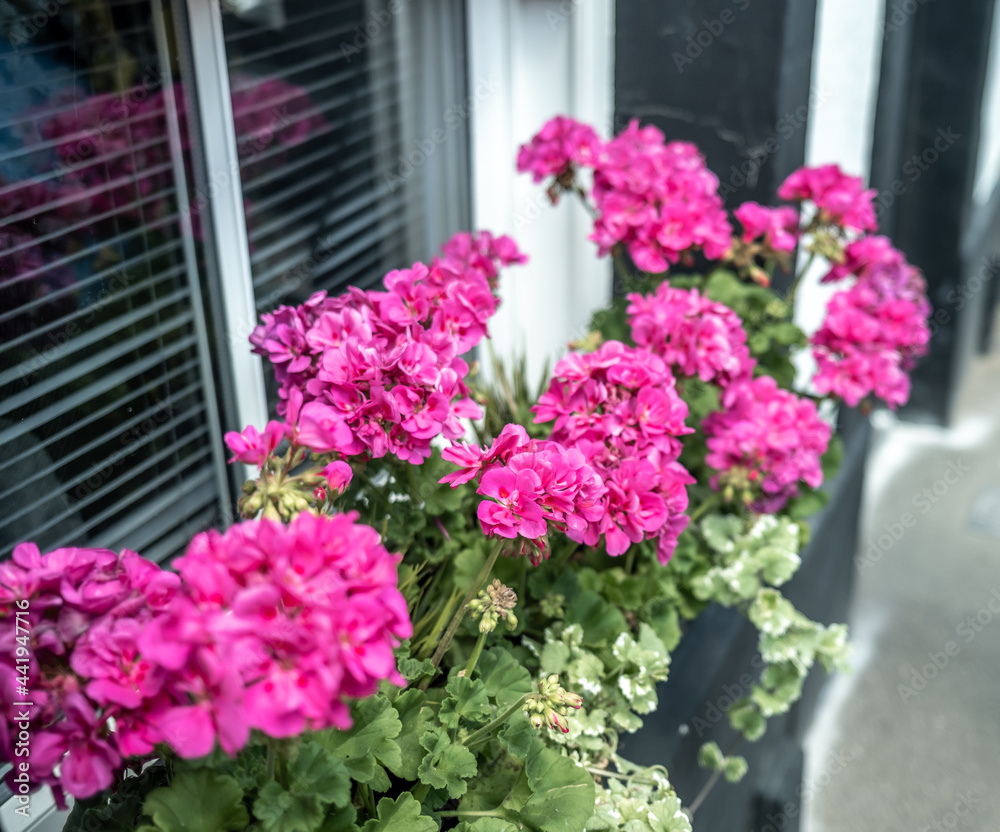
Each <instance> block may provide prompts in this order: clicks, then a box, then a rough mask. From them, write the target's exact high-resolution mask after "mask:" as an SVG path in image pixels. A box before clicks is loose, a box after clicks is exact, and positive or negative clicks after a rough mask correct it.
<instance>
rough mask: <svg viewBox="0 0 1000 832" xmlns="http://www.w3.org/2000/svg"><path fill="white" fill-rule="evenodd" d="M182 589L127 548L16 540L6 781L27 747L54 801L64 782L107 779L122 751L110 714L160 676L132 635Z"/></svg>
mask: <svg viewBox="0 0 1000 832" xmlns="http://www.w3.org/2000/svg"><path fill="white" fill-rule="evenodd" d="M179 589H180V579H179V578H178V577H177V575H174V574H171V573H169V572H164V571H162V570H161V569H160V568H159V567H158V566H156V565H155V564H153V563H150V562H149V561H146V560H143V559H142V558H140V557H139V556H138V555H137V554H135V553H134V552H130V551H127V550H126V551H124V552H122V553H121V554H120V555H119V554H115V553H114V552H110V551H108V550H105V549H56V550H55V551H53V552H49V553H48V554H45V555H42V554H41V553H40V552H39V550H38V547H37V546H35V545H34V544H33V543H22V544H20V545H19V546H17V547H16V548H15V549H14V555H13V558H12V559H11V560H10V561H7V562H6V563H3V564H0V617H2V618H3V619H4V620H5V621H7V622H8V623H9V628H8V629H9V632H8V633H7V634H6V635H5V636H4V639H3V641H2V642H0V655H2V660H0V691H2V693H3V706H2V707H3V713H4V719H3V721H2V722H0V759H2V760H4V761H8V762H12V763H15V770H14V771H12V772H11V773H10V775H8V783H9V784H10V785H11V787H12V788H16V786H15V785H14V783H13V778H14V776H15V774H16V770H17V769H16V763H17V762H18V761H23V760H24V759H25V758H24V757H23V756H15V753H16V751H17V750H18V749H21V750H22V751H23V749H24V748H28V749H29V753H30V769H29V776H30V778H31V785H32V786H33V787H35V786H39V785H42V784H48V785H50V786H52V787H53V789H54V790H55V793H56V797H57V800H59V802H60V803H62V801H63V791H65V792H68V793H69V794H71V795H74V796H75V797H80V798H85V797H90V796H91V795H94V794H96V793H97V792H99V791H101V790H102V789H105V788H107V787H108V786H110V785H111V783H112V780H113V777H114V772H115V770H116V769H117V768H118V766H119V765H120V764H121V761H122V752H121V747H120V740H121V734H119V733H113V732H112V730H111V726H110V724H109V720H111V719H112V718H115V719H117V718H119V717H120V716H122V715H123V714H125V713H126V712H127V711H128V709H129V708H131V707H134V706H135V704H137V702H138V693H137V691H140V690H142V689H144V688H147V687H148V686H149V685H156V684H159V682H160V681H162V679H161V678H160V677H159V676H158V675H157V673H156V671H155V670H154V669H153V668H151V667H150V665H149V663H148V662H147V661H145V660H143V659H142V658H141V657H140V656H138V654H137V651H136V646H135V645H136V639H137V638H138V636H139V634H140V633H141V632H142V630H143V629H144V628H145V627H146V626H148V625H149V623H150V621H151V620H152V619H153V616H154V615H155V614H157V613H158V612H159V611H161V610H163V609H165V608H166V607H167V606H168V605H169V604H170V603H171V601H172V600H173V598H174V597H175V596H176V595H177V593H178V591H179ZM19 602H20V603H19ZM23 607H26V608H27V609H26V610H22V608H23ZM15 612H16V613H17V615H18V616H19V618H18V621H19V623H20V625H21V629H22V631H23V632H21V633H18V632H17V631H16V628H15V624H14V622H15ZM21 616H23V617H21ZM18 639H21V640H20V641H19V640H18ZM25 666H26V672H25ZM25 676H26V677H27V678H26V679H25ZM25 688H26V689H27V693H25V692H24V689H25ZM24 702H30V703H31V704H30V705H23V704H22V705H18V704H16V703H24ZM25 715H26V716H27V719H25V718H24V717H25ZM57 767H58V771H57V770H56V769H57Z"/></svg>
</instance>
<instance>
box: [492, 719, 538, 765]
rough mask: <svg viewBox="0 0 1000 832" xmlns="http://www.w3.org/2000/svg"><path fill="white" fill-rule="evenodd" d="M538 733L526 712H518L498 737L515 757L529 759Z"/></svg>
mask: <svg viewBox="0 0 1000 832" xmlns="http://www.w3.org/2000/svg"><path fill="white" fill-rule="evenodd" d="M537 736H538V732H537V731H536V730H535V729H534V728H532V727H531V723H530V722H528V716H527V714H525V713H524V711H517V712H516V713H515V714H514V715H513V716H512V717H511V718H510V719H509V720H508V722H507V724H506V725H505V726H504V727H503V729H502V730H501V731H500V733H499V734H498V735H497V737H498V738H499V740H500V743H501V744H502V745H503V747H504V748H506V749H507V750H508V751H509V752H510V753H511V754H512V755H513V756H515V757H521V758H524V757H527V756H528V751H529V750H530V749H531V746H532V744H533V743H534V741H535V739H536V737H537Z"/></svg>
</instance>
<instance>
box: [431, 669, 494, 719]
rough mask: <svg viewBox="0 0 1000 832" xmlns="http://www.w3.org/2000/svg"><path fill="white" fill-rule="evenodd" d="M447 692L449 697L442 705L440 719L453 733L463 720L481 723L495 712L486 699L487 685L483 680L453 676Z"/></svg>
mask: <svg viewBox="0 0 1000 832" xmlns="http://www.w3.org/2000/svg"><path fill="white" fill-rule="evenodd" d="M445 690H446V691H447V692H448V694H449V696H448V698H447V699H445V700H444V702H442V703H441V708H440V710H439V711H438V719H439V720H440V721H441V724H442V725H444V726H445V727H446V728H450V729H451V730H452V731H454V730H455V729H457V728H458V726H459V725H460V724H461V723H462V721H463V720H464V721H465V722H472V723H481V722H483V718H484V717H487V716H489V715H490V714H491V713H492V712H493V711H492V709H491V708H490V702H489V699H487V698H486V685H485V684H483V681H482V680H481V679H470V678H468V677H467V676H452V677H451V679H449V680H448V684H447V685H446V686H445Z"/></svg>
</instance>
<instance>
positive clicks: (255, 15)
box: [223, 0, 406, 310]
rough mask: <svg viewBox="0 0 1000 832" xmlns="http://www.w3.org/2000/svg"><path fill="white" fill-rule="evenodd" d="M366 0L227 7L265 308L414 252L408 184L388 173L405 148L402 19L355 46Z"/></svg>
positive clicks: (375, 277) (253, 245) (376, 273)
mask: <svg viewBox="0 0 1000 832" xmlns="http://www.w3.org/2000/svg"><path fill="white" fill-rule="evenodd" d="M365 7H366V4H365V3H364V2H363V0H354V1H353V2H335V1H334V2H328V3H322V4H316V3H313V2H311V0H267V2H264V3H259V4H256V5H254V4H241V6H240V7H239V9H238V10H229V11H228V12H227V13H225V15H224V17H223V21H224V27H225V40H226V51H227V57H228V63H229V75H230V85H231V89H232V97H233V117H234V121H235V123H236V134H237V150H238V153H239V156H240V172H241V175H242V183H243V196H244V207H245V210H246V217H247V233H248V236H249V239H250V257H251V265H252V269H253V279H254V289H255V293H256V297H257V303H258V307H259V308H260V309H261V310H265V309H270V308H273V307H274V306H276V305H278V304H279V303H286V302H297V301H299V300H302V299H304V298H306V297H308V296H309V295H310V294H311V293H312V292H314V291H316V290H317V289H321V288H323V289H330V290H333V291H338V290H339V289H340V288H342V287H343V286H345V285H347V284H348V283H352V284H354V285H358V286H363V287H367V286H371V285H373V284H375V283H377V282H378V281H379V280H380V279H381V277H382V275H383V274H384V273H385V270H386V267H387V264H393V265H400V264H401V262H402V260H403V259H404V258H405V255H406V251H405V248H406V233H405V232H406V229H405V224H406V213H405V202H404V195H405V189H404V188H402V187H396V188H393V187H391V186H389V185H387V183H386V181H385V177H384V175H383V174H384V173H385V172H386V171H387V170H388V169H389V168H388V165H389V163H390V160H391V159H392V158H393V154H395V155H396V156H398V155H399V140H398V136H399V129H400V124H399V120H400V106H399V77H398V69H397V65H396V53H395V37H396V27H394V26H392V25H388V26H385V27H381V26H380V27H379V28H380V30H382V29H383V28H384V31H380V33H379V34H380V35H381V37H379V38H378V41H379V43H378V44H377V45H374V44H373V45H371V46H369V48H364V49H360V48H356V47H354V46H353V45H352V42H353V40H354V39H355V37H356V32H362V33H363V32H364V26H365V24H366V15H365ZM387 14H388V13H387ZM391 22H392V21H391V20H390V23H391ZM359 43H360V41H359Z"/></svg>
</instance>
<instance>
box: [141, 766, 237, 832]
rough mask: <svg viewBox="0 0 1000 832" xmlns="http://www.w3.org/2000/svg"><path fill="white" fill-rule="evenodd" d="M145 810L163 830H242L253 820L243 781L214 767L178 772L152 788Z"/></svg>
mask: <svg viewBox="0 0 1000 832" xmlns="http://www.w3.org/2000/svg"><path fill="white" fill-rule="evenodd" d="M142 813H143V814H144V815H147V816H148V817H150V818H152V821H153V825H154V826H155V827H156V829H157V830H160V832H242V830H245V829H246V827H247V824H249V823H250V815H249V814H248V813H247V810H246V807H244V805H243V790H242V789H241V788H240V787H239V784H238V783H237V782H236V781H235V780H234V779H233V778H232V777H227V776H225V775H219V774H216V773H214V772H211V771H200V772H197V773H195V772H183V773H182V774H178V775H177V776H176V777H174V780H173V782H172V783H171V784H170V785H169V786H166V787H163V788H159V789H156V790H154V791H152V792H150V794H149V796H148V797H147V798H146V801H145V802H144V803H143V804H142Z"/></svg>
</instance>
